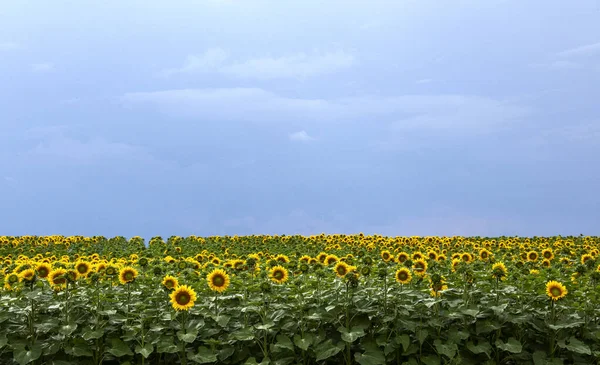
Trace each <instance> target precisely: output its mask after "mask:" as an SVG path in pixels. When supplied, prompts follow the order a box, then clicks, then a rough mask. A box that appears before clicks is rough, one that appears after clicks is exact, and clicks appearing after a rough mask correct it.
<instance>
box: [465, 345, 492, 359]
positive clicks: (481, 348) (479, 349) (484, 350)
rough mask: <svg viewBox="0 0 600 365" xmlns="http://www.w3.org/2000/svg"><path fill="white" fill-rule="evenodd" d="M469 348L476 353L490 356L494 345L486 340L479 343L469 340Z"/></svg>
mask: <svg viewBox="0 0 600 365" xmlns="http://www.w3.org/2000/svg"><path fill="white" fill-rule="evenodd" d="M467 349H468V350H469V351H471V352H472V353H474V354H476V355H479V354H486V355H487V356H488V358H489V357H490V352H491V351H492V346H491V345H490V344H489V343H488V342H486V341H480V342H479V343H478V344H477V345H475V344H474V343H473V342H472V341H469V342H467Z"/></svg>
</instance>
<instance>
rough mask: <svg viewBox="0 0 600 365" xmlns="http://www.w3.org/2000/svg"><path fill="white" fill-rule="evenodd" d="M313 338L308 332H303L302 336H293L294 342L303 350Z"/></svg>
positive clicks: (306, 348)
mask: <svg viewBox="0 0 600 365" xmlns="http://www.w3.org/2000/svg"><path fill="white" fill-rule="evenodd" d="M313 340H314V336H313V335H312V334H310V333H305V334H304V337H301V336H300V335H295V336H294V344H296V346H298V347H299V348H301V349H302V350H304V351H306V350H308V347H309V346H310V345H311V344H312V343H313Z"/></svg>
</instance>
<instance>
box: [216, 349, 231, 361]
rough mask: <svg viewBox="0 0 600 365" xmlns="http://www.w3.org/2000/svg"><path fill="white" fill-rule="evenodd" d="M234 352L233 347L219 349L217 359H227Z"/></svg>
mask: <svg viewBox="0 0 600 365" xmlns="http://www.w3.org/2000/svg"><path fill="white" fill-rule="evenodd" d="M234 352H235V348H234V347H233V346H230V347H224V348H222V349H221V351H219V355H218V356H217V357H218V358H219V360H220V361H223V360H225V359H227V358H229V356H231V355H233V353H234Z"/></svg>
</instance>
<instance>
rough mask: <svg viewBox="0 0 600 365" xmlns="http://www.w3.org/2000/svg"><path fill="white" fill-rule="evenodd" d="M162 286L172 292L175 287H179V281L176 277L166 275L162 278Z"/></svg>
mask: <svg viewBox="0 0 600 365" xmlns="http://www.w3.org/2000/svg"><path fill="white" fill-rule="evenodd" d="M162 285H164V287H165V288H167V289H169V290H173V289H175V287H176V286H177V285H179V281H178V280H177V278H176V277H174V276H171V275H167V276H165V277H164V278H163V281H162Z"/></svg>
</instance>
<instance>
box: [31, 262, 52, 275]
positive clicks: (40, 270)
mask: <svg viewBox="0 0 600 365" xmlns="http://www.w3.org/2000/svg"><path fill="white" fill-rule="evenodd" d="M35 270H36V271H37V274H38V276H39V277H40V278H42V279H44V278H46V277H48V274H50V271H52V266H50V265H49V264H46V263H41V264H39V265H38V266H37V267H36V268H35Z"/></svg>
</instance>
